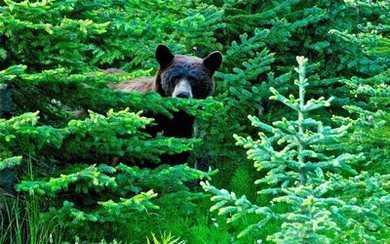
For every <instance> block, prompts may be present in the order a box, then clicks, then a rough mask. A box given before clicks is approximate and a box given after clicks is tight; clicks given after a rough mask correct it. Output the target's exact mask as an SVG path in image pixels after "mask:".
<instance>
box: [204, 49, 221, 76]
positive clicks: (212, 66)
mask: <svg viewBox="0 0 390 244" xmlns="http://www.w3.org/2000/svg"><path fill="white" fill-rule="evenodd" d="M221 63H222V54H221V53H220V52H218V51H217V52H212V53H210V54H209V55H208V56H207V57H205V58H204V59H203V64H204V66H206V68H207V69H209V70H210V71H211V73H214V72H215V71H216V70H217V69H218V68H219V66H220V65H221Z"/></svg>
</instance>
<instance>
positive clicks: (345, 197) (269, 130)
mask: <svg viewBox="0 0 390 244" xmlns="http://www.w3.org/2000/svg"><path fill="white" fill-rule="evenodd" d="M297 61H298V64H299V66H298V68H296V69H295V71H296V72H297V73H298V74H299V79H298V80H296V81H295V82H294V84H296V85H297V86H298V88H299V97H298V98H295V97H294V96H293V95H290V96H289V97H288V98H287V97H285V96H283V95H282V94H280V93H279V92H278V91H277V90H275V89H274V88H271V92H272V93H273V96H272V97H271V99H275V100H277V101H279V102H281V103H283V104H284V105H286V106H288V107H290V108H291V109H292V110H294V111H295V112H296V119H295V120H288V119H286V118H283V120H281V121H276V122H273V123H272V125H269V124H266V123H263V122H261V121H260V120H259V119H258V118H257V117H254V116H249V119H250V120H251V122H252V125H253V126H256V127H259V128H260V130H261V131H262V132H260V133H259V137H260V139H259V140H253V139H252V138H251V137H247V138H243V137H240V136H237V135H235V139H236V140H237V145H241V146H243V147H244V148H246V149H247V150H248V151H247V155H248V159H251V160H253V161H254V167H255V168H256V169H257V170H258V171H260V172H264V173H265V176H264V177H261V178H259V179H258V180H256V181H255V184H259V185H261V186H262V189H261V190H260V191H258V194H260V195H270V196H271V206H269V205H268V204H267V203H262V204H261V205H256V204H253V203H251V202H250V201H249V200H247V198H246V197H245V196H242V197H240V198H239V197H237V196H236V194H235V193H234V192H232V193H229V192H228V191H227V190H224V189H222V190H219V189H217V188H215V187H213V186H211V185H210V184H209V183H207V182H206V183H202V186H203V188H204V189H205V190H206V191H209V192H211V193H212V194H213V195H215V196H213V197H212V201H215V202H216V203H215V205H214V206H212V207H211V209H210V210H211V211H214V210H219V211H218V214H219V215H227V222H228V223H229V222H235V221H237V220H238V219H240V218H241V217H242V216H244V215H245V214H250V213H255V214H257V215H260V216H261V220H260V221H258V222H257V223H254V224H251V225H249V226H246V227H245V229H244V230H243V231H242V232H241V233H240V234H239V235H238V237H241V236H243V235H245V234H247V233H249V232H251V231H255V230H262V229H263V228H265V227H266V225H267V224H268V222H273V221H281V222H282V224H281V226H280V227H281V228H280V229H279V230H278V231H276V232H275V233H272V234H271V235H268V236H267V240H269V241H273V242H276V243H279V242H293V243H296V242H297V243H302V242H303V243H305V242H310V243H330V242H331V240H337V239H338V238H341V239H344V238H347V239H351V240H356V241H357V240H365V241H379V240H380V239H381V238H383V237H381V236H380V235H378V233H381V232H386V233H387V234H388V231H387V230H386V227H385V219H387V218H388V213H387V214H386V213H385V212H383V211H386V210H385V209H386V208H387V207H388V205H389V201H388V200H389V199H388V196H389V194H388V192H387V191H386V190H385V188H384V187H385V185H386V184H385V182H386V181H385V180H386V179H387V177H386V176H381V175H379V174H376V175H370V174H367V173H364V172H361V173H360V174H358V173H359V172H357V171H356V170H355V169H354V167H353V166H354V164H357V163H358V162H359V161H361V160H363V159H364V157H363V155H362V154H349V153H343V154H340V155H334V154H332V153H331V152H321V151H319V150H318V148H319V147H321V145H329V144H331V145H332V146H335V145H336V143H337V141H338V138H339V137H341V136H343V135H345V132H346V130H347V129H348V126H344V125H343V126H341V127H338V128H331V127H329V126H324V125H323V123H322V122H321V121H318V120H315V119H313V118H311V117H309V112H311V111H313V110H316V109H319V108H322V107H324V106H329V105H330V101H331V100H332V98H330V99H328V100H325V99H324V98H323V97H321V98H319V99H310V100H308V101H306V99H305V95H306V89H307V86H308V85H309V83H308V81H307V79H306V75H305V63H306V62H307V59H305V58H304V57H297ZM354 176H355V177H354ZM374 182H375V183H374ZM372 184H375V187H373V185H372ZM361 190H363V191H366V192H369V193H363V195H364V197H365V201H360V200H359V199H358V198H357V197H356V195H355V196H354V195H350V194H351V193H352V192H353V193H355V194H356V193H357V192H359V191H361ZM340 192H341V193H342V194H340ZM283 204H285V205H286V206H288V208H287V211H285V212H282V213H280V212H278V211H277V210H276V209H277V206H278V205H283ZM346 233H351V236H348V235H349V234H346ZM377 238H378V239H377ZM341 239H340V240H341Z"/></svg>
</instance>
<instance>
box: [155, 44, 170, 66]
mask: <svg viewBox="0 0 390 244" xmlns="http://www.w3.org/2000/svg"><path fill="white" fill-rule="evenodd" d="M174 57H175V56H174V55H173V54H172V52H171V50H169V48H168V47H167V46H165V45H158V47H157V48H156V59H157V62H158V63H159V64H160V66H161V67H166V66H168V64H170V63H171V62H172V60H173V58H174Z"/></svg>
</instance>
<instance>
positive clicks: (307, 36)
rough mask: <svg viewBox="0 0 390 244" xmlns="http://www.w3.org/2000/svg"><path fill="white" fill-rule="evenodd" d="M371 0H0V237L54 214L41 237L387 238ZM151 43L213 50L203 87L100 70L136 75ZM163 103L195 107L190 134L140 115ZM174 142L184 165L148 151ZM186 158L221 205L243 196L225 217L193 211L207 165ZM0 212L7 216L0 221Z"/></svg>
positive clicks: (160, 110)
mask: <svg viewBox="0 0 390 244" xmlns="http://www.w3.org/2000/svg"><path fill="white" fill-rule="evenodd" d="M389 13H390V4H389V2H388V1H384V0H379V1H370V0H360V1H354V0H348V1H323V0H314V1H302V0H287V1H282V0H276V1H272V2H270V1H252V0H250V1H232V0H204V1H198V0H190V1H182V0H179V1H172V0H151V1H140V0H129V1H109V0H99V1H97V0H95V1H76V0H59V1H35V0H34V1H31V0H24V1H16V0H4V1H0V116H1V118H0V194H2V195H3V196H8V194H9V193H12V194H14V195H17V197H16V198H15V199H18V200H16V201H15V202H16V203H15V205H12V204H11V205H12V206H13V207H12V209H11V210H7V208H4V206H11V205H9V204H8V205H7V204H2V202H3V200H0V216H8V217H5V218H4V220H0V242H1V241H4V242H8V241H10V240H11V241H16V240H18V241H19V243H20V242H26V241H27V240H28V241H29V242H32V243H33V242H34V241H36V240H38V236H39V235H43V236H45V239H44V240H49V239H50V238H52V237H51V234H49V233H54V232H53V230H57V229H59V230H60V233H61V234H60V235H59V236H54V237H53V238H54V240H61V241H73V240H74V241H75V242H79V241H84V240H85V241H92V242H98V241H101V242H107V241H110V240H113V239H115V240H118V241H119V242H120V241H124V242H142V243H143V242H145V240H146V236H148V237H149V240H150V241H152V240H153V241H155V239H158V238H157V237H156V235H158V233H171V234H172V235H171V236H174V237H175V238H174V240H180V241H181V240H183V241H187V243H204V242H210V243H211V242H218V241H219V242H222V243H228V242H231V241H235V242H238V243H249V242H253V239H254V238H257V239H262V240H263V241H264V240H265V239H266V237H267V236H269V240H274V241H277V240H280V241H282V240H283V238H289V237H294V236H295V237H297V238H301V239H305V238H307V240H309V239H310V238H312V239H310V240H317V241H324V242H326V241H328V240H330V241H341V240H343V241H344V240H346V239H348V240H355V241H357V242H361V241H367V242H374V241H375V239H376V240H381V241H382V240H385V239H386V238H387V239H388V235H389V233H388V232H385V231H384V230H385V229H386V227H388V226H389V222H388V220H387V219H390V218H389V216H388V214H389V213H388V210H387V209H388V190H389V188H388V183H387V182H388V178H389V176H388V175H389V170H388V168H389V167H388V161H389V156H388V155H389V141H388V138H389V136H388V132H389V125H388V121H389V115H388V114H389V110H388V105H389V104H388V98H389V89H388V84H387V83H389V82H388V80H389V60H390V59H389V50H390V44H389V43H390V42H389V37H388V36H389V28H388V27H389V19H390V18H389ZM161 43H163V44H166V45H168V46H169V47H170V49H171V50H173V52H174V53H178V54H179V53H180V54H186V55H194V56H199V57H204V56H205V55H206V54H207V53H210V52H211V51H215V50H220V51H221V52H222V53H223V56H224V60H223V65H222V67H221V69H220V72H217V73H216V74H215V76H214V77H215V80H216V89H215V93H214V97H211V98H208V99H205V100H203V101H194V100H185V99H173V98H164V99H162V98H161V97H160V96H159V95H158V94H155V93H149V94H136V93H132V94H128V93H122V92H118V91H112V90H111V89H109V88H108V87H107V84H108V83H110V82H120V81H123V80H131V79H133V78H136V77H143V76H153V75H154V73H155V72H156V68H157V63H156V61H155V59H154V57H153V56H154V50H155V48H156V46H157V45H158V44H161ZM301 55H303V56H305V57H307V58H308V59H310V60H311V64H310V65H308V64H307V65H306V70H307V73H308V74H309V75H308V76H307V78H308V79H309V80H310V88H309V89H307V90H306V89H303V88H304V87H303V88H302V91H303V90H305V94H304V96H305V98H307V100H308V103H307V104H306V105H307V107H305V109H308V107H309V108H310V109H313V110H311V111H310V116H309V114H306V112H308V111H307V110H305V111H303V110H300V109H301V108H300V103H299V102H302V101H303V99H301V100H299V98H296V99H295V100H294V98H290V97H285V96H283V94H290V93H294V94H298V93H299V87H298V86H295V85H294V84H293V83H291V82H290V81H291V80H292V79H293V76H294V75H295V74H294V72H293V69H292V67H293V65H294V64H295V57H296V56H301ZM106 68H120V69H122V70H124V72H123V73H122V74H112V75H109V74H105V72H104V69H106ZM271 87H273V89H270V88H271ZM270 95H273V96H274V98H275V99H276V100H269V99H268V97H269V96H270ZM320 97H332V100H319V99H320ZM280 100H282V103H281V102H280ZM328 102H332V106H331V107H329V106H328V107H324V106H323V105H325V104H328ZM283 103H285V104H283ZM284 105H288V106H284ZM304 105H305V104H304ZM178 110H184V111H185V112H187V113H189V114H191V115H194V116H195V117H196V137H197V138H196V139H189V140H185V139H178V138H165V137H163V136H161V135H156V136H151V135H148V134H147V131H148V130H149V129H150V128H152V126H154V122H153V119H152V118H146V117H145V116H147V115H152V114H154V115H165V116H171V112H175V111H178ZM78 111H88V112H87V113H86V114H85V115H82V116H75V115H77V114H78ZM298 111H301V112H302V114H303V118H302V120H299V119H296V116H297V112H298ZM248 114H249V115H252V117H250V118H251V120H248V119H247V115H248ZM334 115H336V116H334ZM346 116H349V118H347V117H346ZM257 117H259V119H257ZM278 118H285V119H282V120H280V119H278ZM276 120H279V122H276V123H273V121H276ZM299 121H301V122H302V123H303V124H302V125H301V126H300V125H299V123H300V122H299ZM289 123H291V126H292V127H290V126H289V125H290V124H289ZM325 124H329V125H331V126H325ZM252 125H254V126H252ZM336 125H338V126H341V127H340V128H338V129H332V128H334V127H335V126H336ZM257 127H260V129H261V130H262V131H263V134H262V136H261V138H260V140H253V139H251V138H255V136H256V135H257V133H258V128H257ZM294 128H295V129H294ZM300 128H301V129H302V131H301V132H300V131H299V129H300ZM317 128H318V130H317ZM310 131H311V133H310V134H309V132H310ZM234 134H239V135H242V137H238V136H235V137H233V136H232V135H234ZM294 135H295V137H294ZM325 135H326V136H325ZM276 138H277V139H276ZM291 138H302V140H301V141H299V140H298V141H295V139H291ZM237 140H238V141H240V143H241V145H243V146H244V145H246V147H248V148H250V153H249V154H250V155H251V156H250V158H249V159H248V158H247V157H245V153H246V150H247V149H248V148H244V147H237V146H236V145H235V144H236V142H237ZM278 140H279V143H281V144H278ZM309 140H311V141H309ZM261 141H264V142H267V143H265V144H264V145H263V144H261ZM314 142H316V143H314ZM294 143H295V144H294ZM315 144H316V145H315ZM287 145H290V146H287ZM251 147H253V148H251ZM270 150H271V151H270ZM183 151H192V157H191V159H190V161H189V162H188V166H184V165H178V166H175V167H168V166H166V165H160V162H159V159H160V155H162V154H174V153H179V152H183ZM256 152H257V153H258V154H256ZM287 152H289V153H287ZM347 152H349V154H348V153H347ZM252 153H253V154H252ZM269 154H274V156H275V155H276V156H275V157H269V158H267V155H269ZM298 155H300V158H298ZM357 159H359V160H357ZM252 160H255V161H256V167H262V168H261V170H260V171H259V172H255V170H253V167H252V166H251V164H252ZM194 162H196V165H198V166H199V168H201V169H205V171H207V170H208V168H209V166H211V167H212V168H213V169H218V170H219V174H217V175H215V176H214V177H213V184H214V186H215V188H213V187H211V186H207V187H206V186H205V187H206V188H207V189H209V190H210V191H213V192H214V193H215V194H218V195H220V196H219V197H220V199H225V200H226V201H227V202H229V203H232V204H231V207H235V208H226V209H225V210H226V211H228V212H229V211H233V212H234V211H236V210H237V211H238V212H240V213H242V211H247V212H251V211H252V210H253V211H254V212H253V213H252V212H251V213H249V214H245V215H242V217H243V218H240V219H239V220H235V219H232V220H234V221H233V223H232V225H231V224H228V225H226V224H225V223H223V222H221V221H220V220H221V219H223V217H218V218H216V219H214V218H213V219H211V218H212V216H211V214H210V213H208V212H207V210H208V209H209V208H210V204H211V203H209V202H208V201H207V200H206V199H207V194H205V193H203V192H196V193H194V190H195V191H196V190H197V187H198V186H197V183H196V182H198V181H199V180H200V179H210V176H212V175H214V171H207V172H202V171H198V170H195V169H193V168H191V167H189V166H192V165H194V164H193V163H194ZM145 164H149V165H150V164H151V165H155V167H156V168H154V169H148V168H145V166H144V165H145ZM255 179H258V180H257V181H256V183H257V184H256V185H253V184H251V183H252V181H254V180H255ZM16 183H18V184H17V186H16V187H15V184H16ZM220 188H227V189H228V190H230V191H233V192H235V193H236V195H242V194H245V195H246V196H247V199H248V200H249V201H248V200H247V199H245V198H238V197H236V196H234V195H233V194H231V195H229V194H228V191H224V190H218V189H220ZM3 190H5V191H6V192H7V194H3ZM16 190H17V191H16ZM256 191H259V192H260V194H256ZM290 197H292V198H290ZM7 198H9V197H6V199H5V202H7V201H11V202H13V199H14V198H11V199H7ZM271 199H275V200H274V201H271V202H269V201H270V200H271ZM19 201H20V203H19ZM220 203H221V202H220ZM236 203H237V204H238V205H235V204H236ZM252 203H255V204H252ZM226 204H227V205H229V204H228V203H226ZM300 206H303V207H302V208H301V207H300ZM216 207H217V206H216ZM257 207H259V208H257ZM386 207H387V208H386ZM4 209H6V211H8V213H18V214H15V215H17V216H19V218H18V217H12V215H11V214H8V215H7V214H5V215H4V214H3V213H4V211H5V210H4ZM259 209H260V210H259ZM256 211H258V212H262V213H264V214H263V215H262V214H260V215H258V214H256ZM310 211H314V212H316V213H319V215H316V216H314V215H310ZM337 211H339V212H337ZM359 211H361V213H358V214H356V215H355V213H356V212H359ZM233 212H232V213H233ZM238 212H237V213H238ZM1 214H3V215H1ZM23 216H26V217H23ZM194 216H196V217H194ZM232 216H235V217H234V218H236V217H238V216H241V215H240V214H239V215H232ZM264 216H265V217H264ZM375 218H376V220H375ZM25 219H26V220H25ZM363 219H364V221H363ZM7 220H10V222H12V223H11V224H10V226H11V227H15V226H22V229H20V228H19V230H15V233H16V234H14V232H13V231H8V232H7V233H5V234H4V232H2V230H3V229H6V230H10V228H11V227H7V228H1V227H3V226H4V224H7ZM261 221H263V222H261ZM266 221H268V222H267V225H266V226H267V228H261V229H258V228H254V229H256V230H259V232H255V231H253V230H254V229H253V228H246V231H247V235H245V236H242V237H241V238H240V239H238V240H236V238H235V236H236V234H237V231H238V230H240V231H241V230H242V229H244V228H245V227H246V226H250V225H251V224H254V225H253V226H252V227H256V226H260V225H261V224H265V222H266ZM283 222H285V223H286V224H283ZM47 223H50V224H47ZM51 223H53V226H54V227H52V225H51ZM293 223H294V224H295V225H294V226H293V225H292V224H293ZM46 224H47V225H46ZM383 225H385V226H383ZM313 226H316V229H314V230H313V228H312V227H313ZM64 227H65V228H64ZM37 228H43V230H42V231H39V230H38V229H37ZM44 228H47V230H46V229H44ZM113 230H115V233H114V234H113ZM40 233H41V234H40ZM42 233H43V234H42ZM153 233H154V235H153ZM278 233H279V234H278ZM280 233H284V234H285V235H284V236H281V235H280ZM295 234H296V235H295ZM298 234H301V235H298ZM46 236H47V238H46ZM161 236H162V238H161V239H164V235H163V234H161ZM169 236H170V235H169V234H168V236H165V237H166V238H167V239H169ZM3 237H4V238H3ZM154 237H156V238H154ZM2 238H3V239H2ZM177 238H180V239H177ZM102 239H104V241H102ZM157 241H158V240H157ZM283 241H285V240H283Z"/></svg>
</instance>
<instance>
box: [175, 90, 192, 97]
mask: <svg viewBox="0 0 390 244" xmlns="http://www.w3.org/2000/svg"><path fill="white" fill-rule="evenodd" d="M176 97H180V98H189V97H190V93H189V92H188V91H180V92H178V93H177V95H176Z"/></svg>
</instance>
